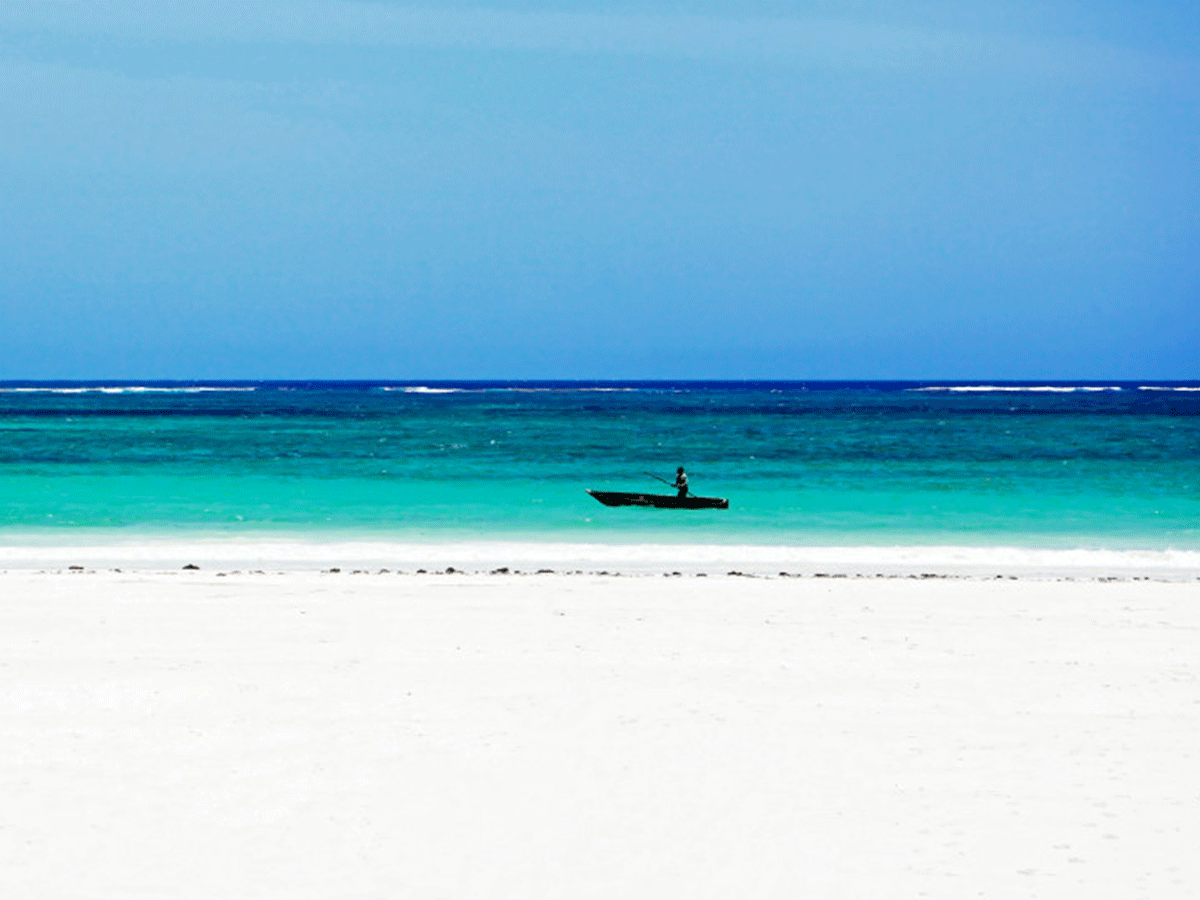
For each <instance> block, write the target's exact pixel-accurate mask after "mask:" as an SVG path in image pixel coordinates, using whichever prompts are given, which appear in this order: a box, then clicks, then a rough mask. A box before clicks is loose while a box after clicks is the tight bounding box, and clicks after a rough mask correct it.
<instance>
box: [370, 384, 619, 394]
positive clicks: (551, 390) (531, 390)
mask: <svg viewBox="0 0 1200 900" xmlns="http://www.w3.org/2000/svg"><path fill="white" fill-rule="evenodd" d="M380 390H383V391H402V392H403V393H405V394H504V393H511V394H586V393H596V394H605V393H616V392H621V391H639V390H641V388H632V387H578V388H575V387H572V388H558V387H488V388H457V387H428V386H427V385H405V386H401V387H393V386H385V387H382V388H380Z"/></svg>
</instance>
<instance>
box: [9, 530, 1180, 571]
mask: <svg viewBox="0 0 1200 900" xmlns="http://www.w3.org/2000/svg"><path fill="white" fill-rule="evenodd" d="M187 564H192V565H197V566H200V567H202V568H204V569H212V568H226V569H263V568H270V569H273V570H283V571H315V570H321V569H327V568H331V567H338V568H342V569H345V568H352V567H361V568H370V569H380V568H387V569H389V570H401V571H416V570H417V569H422V568H423V569H426V570H444V569H445V568H447V567H454V568H455V569H457V570H459V571H465V572H490V571H493V570H495V569H498V568H502V567H504V568H508V569H510V570H514V571H515V570H523V571H537V570H538V569H551V570H553V571H555V572H572V571H586V572H600V571H603V572H609V573H613V574H618V573H619V574H629V575H639V574H658V573H663V572H673V571H678V572H681V573H688V574H696V573H701V572H703V573H706V574H725V573H726V572H730V571H737V572H741V573H746V574H762V575H776V574H779V573H780V572H787V573H789V574H796V575H805V574H807V575H819V574H839V573H840V574H853V575H873V574H938V575H961V576H976V577H984V576H997V575H1000V576H1017V577H1052V576H1064V577H1080V578H1089V577H1152V578H1156V579H1172V580H1174V579H1192V578H1200V552H1198V551H1193V550H1170V549H1166V550H1094V549H1073V550H1065V549H1038V548H1025V547H998V546H997V547H962V546H891V547H871V546H844V547H836V546H808V547H803V546H759V545H719V544H651V543H645V544H595V543H556V542H503V541H479V542H461V541H459V542H437V543H434V542H429V543H419V542H396V541H381V540H354V541H329V540H265V539H264V540H244V539H233V540H212V539H210V540H178V539H176V540H158V539H148V540H145V539H144V540H127V541H121V542H117V541H109V542H93V543H83V542H80V543H75V544H41V543H34V542H28V543H13V544H9V545H7V546H3V547H0V569H18V570H22V569H47V568H49V569H56V568H67V567H69V566H73V565H74V566H86V567H89V568H122V569H126V568H127V569H140V570H173V569H178V568H180V567H181V566H183V565H187Z"/></svg>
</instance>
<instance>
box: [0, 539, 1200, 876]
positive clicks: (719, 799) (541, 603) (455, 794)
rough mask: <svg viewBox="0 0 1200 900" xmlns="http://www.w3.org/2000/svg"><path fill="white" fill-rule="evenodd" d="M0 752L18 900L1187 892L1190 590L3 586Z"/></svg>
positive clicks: (1193, 644)
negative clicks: (47, 899)
mask: <svg viewBox="0 0 1200 900" xmlns="http://www.w3.org/2000/svg"><path fill="white" fill-rule="evenodd" d="M43 561H45V560H43ZM1077 574H1078V573H1077ZM0 748H2V749H0V798H2V801H3V802H2V803H0V896H4V897H14V898H17V897H19V898H59V897H63V898H67V897H70V898H126V897H137V898H142V897H145V898H151V897H153V898H167V897H170V898H191V897H195V898H206V900H208V898H214V897H229V898H243V897H244V898H267V897H281V898H289V900H292V898H384V897H387V898H393V897H414V898H434V897H447V898H450V897H454V898H457V897H489V898H490V897H497V898H500V897H503V898H530V897H537V898H540V897H546V898H550V897H554V898H560V897H570V898H606V900H607V898H614V897H646V898H665V897H681V898H682V897H686V898H696V897H713V898H717V897H720V898H728V897H779V898H785V897H786V898H794V897H837V898H860V897H861V898H880V897H904V898H908V897H944V898H964V897H1003V898H1008V897H1044V898H1121V900H1129V898H1139V897H1145V898H1155V900H1161V898H1176V897H1178V898H1185V897H1187V898H1191V897H1195V896H1197V895H1200V855H1198V854H1197V853H1196V847H1198V846H1200V582H1197V581H1196V580H1195V579H1194V578H1191V579H1182V578H1175V579H1159V580H1153V581H1142V580H1133V579H1132V578H1128V579H1121V580H1115V581H1110V580H1096V579H1092V578H1085V577H1081V578H1077V579H1076V580H1059V579H1055V578H1038V577H1023V578H1018V579H1016V580H1010V579H1008V578H1001V579H995V578H984V577H956V578H930V579H922V578H908V577H886V578H853V577H849V578H816V577H812V576H811V575H808V576H805V577H792V578H781V577H778V576H777V575H776V576H774V577H770V578H766V577H759V578H747V577H737V576H729V575H725V574H721V573H713V574H712V575H710V576H708V577H703V578H702V577H697V576H696V575H694V574H687V575H682V576H680V577H667V578H664V577H662V576H661V574H660V575H653V576H651V575H627V576H624V577H611V576H599V575H590V574H588V575H575V576H566V575H562V574H548V575H540V576H538V575H519V576H518V575H511V574H510V575H489V574H450V575H447V574H436V575H435V574H429V575H413V574H408V575H396V574H394V573H386V574H378V573H376V572H370V573H360V574H352V573H351V571H349V570H343V571H342V572H340V573H328V572H320V571H300V570H295V569H293V570H289V571H286V572H285V573H282V574H281V573H278V572H266V573H264V574H251V573H250V572H245V571H242V572H238V573H237V574H233V573H232V572H227V573H226V574H224V575H219V574H217V572H216V571H213V570H207V569H201V570H200V571H186V572H184V571H179V570H169V571H168V570H150V569H145V568H143V569H136V570H134V571H129V570H124V571H122V572H113V571H111V570H108V569H104V570H95V571H91V570H87V569H85V570H84V571H81V572H79V571H77V572H70V571H67V570H65V569H56V568H48V569H46V570H44V571H35V570H32V569H25V568H13V569H10V570H9V571H7V572H6V573H4V574H0Z"/></svg>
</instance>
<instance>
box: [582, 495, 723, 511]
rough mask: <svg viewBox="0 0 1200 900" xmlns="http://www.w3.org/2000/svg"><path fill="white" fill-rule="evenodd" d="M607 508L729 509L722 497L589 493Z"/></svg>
mask: <svg viewBox="0 0 1200 900" xmlns="http://www.w3.org/2000/svg"><path fill="white" fill-rule="evenodd" d="M588 493H589V494H591V495H592V496H593V497H595V498H596V499H597V500H599V501H600V502H601V503H603V504H604V505H605V506H653V507H655V508H656V509H729V501H728V500H726V499H724V498H722V497H690V496H689V497H677V496H675V495H674V494H631V493H627V492H625V491H588Z"/></svg>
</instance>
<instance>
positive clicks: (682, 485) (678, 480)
mask: <svg viewBox="0 0 1200 900" xmlns="http://www.w3.org/2000/svg"><path fill="white" fill-rule="evenodd" d="M674 486H675V487H676V488H678V489H679V496H680V497H686V496H687V495H688V480H687V472H685V471H683V466H680V467H679V468H678V469H676V470H675V485H674Z"/></svg>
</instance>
